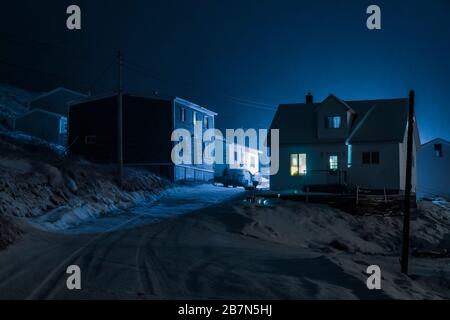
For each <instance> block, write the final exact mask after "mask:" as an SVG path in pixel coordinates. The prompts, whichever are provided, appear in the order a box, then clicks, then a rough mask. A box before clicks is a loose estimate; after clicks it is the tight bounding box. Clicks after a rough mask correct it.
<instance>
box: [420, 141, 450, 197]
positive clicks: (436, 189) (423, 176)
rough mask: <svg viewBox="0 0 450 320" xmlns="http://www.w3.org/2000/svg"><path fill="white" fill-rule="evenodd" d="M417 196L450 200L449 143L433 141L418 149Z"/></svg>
mask: <svg viewBox="0 0 450 320" xmlns="http://www.w3.org/2000/svg"><path fill="white" fill-rule="evenodd" d="M417 167H418V174H417V196H418V198H423V197H436V196H439V197H444V198H447V199H448V200H450V142H449V141H447V140H444V139H440V138H438V139H434V140H432V141H429V142H427V143H425V144H423V145H422V146H421V147H420V148H419V153H418V159H417Z"/></svg>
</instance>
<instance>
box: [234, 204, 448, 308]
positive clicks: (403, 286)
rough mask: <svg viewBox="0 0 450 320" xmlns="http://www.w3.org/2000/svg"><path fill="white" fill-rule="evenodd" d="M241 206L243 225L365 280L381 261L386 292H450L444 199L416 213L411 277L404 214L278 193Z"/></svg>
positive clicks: (411, 295)
mask: <svg viewBox="0 0 450 320" xmlns="http://www.w3.org/2000/svg"><path fill="white" fill-rule="evenodd" d="M237 211H238V212H239V213H240V214H242V215H243V216H245V217H248V218H249V220H250V221H249V223H247V225H246V226H245V227H244V228H243V231H242V233H243V234H244V235H246V236H250V237H252V238H257V239H261V240H264V241H268V242H271V243H279V244H282V245H285V246H289V247H292V246H293V247H298V248H299V249H300V250H305V249H306V250H308V251H309V252H311V253H312V252H316V253H321V254H323V255H325V256H326V257H327V259H328V260H329V261H330V262H332V263H333V264H335V265H336V266H339V267H340V268H342V269H343V272H344V273H346V274H351V275H356V276H358V277H360V278H361V281H364V279H365V278H367V276H366V275H365V273H364V270H365V268H366V267H368V266H369V265H372V264H375V265H378V266H380V267H381V270H382V275H383V293H385V294H388V296H391V297H396V298H401V299H417V298H425V299H435V298H437V297H441V298H442V297H445V298H450V256H448V255H447V254H448V249H449V243H450V242H449V240H450V209H449V207H448V203H445V202H444V201H442V200H441V201H439V202H438V203H436V204H434V203H432V202H421V203H419V210H418V212H417V213H416V214H415V216H414V218H413V219H412V222H411V228H412V229H411V258H410V275H411V277H406V276H404V275H403V274H401V273H400V272H399V269H400V264H399V257H400V254H401V240H402V228H403V220H402V219H403V218H402V217H401V216H382V215H372V216H354V215H350V214H347V213H344V212H342V211H340V210H338V209H334V208H331V207H329V206H326V205H320V204H307V203H301V202H291V201H284V200H277V199H275V200H270V201H269V202H266V203H265V204H264V205H256V206H255V205H248V206H242V207H239V208H237ZM418 252H424V253H425V256H419V255H418ZM427 253H429V254H435V255H437V256H439V255H442V256H440V257H437V256H434V257H431V256H427ZM364 266H365V267H364ZM327 285H329V284H327Z"/></svg>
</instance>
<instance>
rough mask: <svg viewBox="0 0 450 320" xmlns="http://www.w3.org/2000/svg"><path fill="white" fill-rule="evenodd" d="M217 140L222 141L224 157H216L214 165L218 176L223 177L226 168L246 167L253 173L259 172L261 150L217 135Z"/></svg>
mask: <svg viewBox="0 0 450 320" xmlns="http://www.w3.org/2000/svg"><path fill="white" fill-rule="evenodd" d="M216 140H217V141H221V142H222V146H223V159H216V163H215V166H214V170H215V176H216V177H218V178H220V177H222V176H223V174H224V172H225V170H226V169H245V170H248V171H249V172H250V173H251V174H253V175H254V174H256V173H258V172H259V155H260V153H261V151H259V150H258V149H254V148H250V147H248V146H243V145H240V144H238V143H234V144H233V143H230V142H228V141H227V140H226V139H223V138H218V137H216ZM217 155H218V153H216V156H217Z"/></svg>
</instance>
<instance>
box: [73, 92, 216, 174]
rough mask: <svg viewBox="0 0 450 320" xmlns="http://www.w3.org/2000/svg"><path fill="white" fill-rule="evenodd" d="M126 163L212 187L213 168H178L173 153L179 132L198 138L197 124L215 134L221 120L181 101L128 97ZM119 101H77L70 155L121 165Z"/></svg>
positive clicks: (105, 98)
mask: <svg viewBox="0 0 450 320" xmlns="http://www.w3.org/2000/svg"><path fill="white" fill-rule="evenodd" d="M122 99H123V100H122V105H123V109H122V110H123V159H124V164H125V165H135V166H136V165H137V166H145V167H146V168H148V169H150V170H152V171H153V172H156V173H158V174H160V175H163V176H166V177H168V178H170V179H172V180H190V181H210V180H213V179H214V168H213V165H212V164H211V165H208V164H205V163H203V164H180V165H175V164H174V163H173V162H172V159H171V152H172V148H173V146H174V144H175V142H172V141H171V135H172V132H173V130H174V129H179V128H180V129H181V128H183V129H186V130H188V131H189V132H191V134H192V135H194V124H196V123H197V124H200V125H201V128H202V133H203V132H204V131H205V130H207V129H213V128H214V119H215V116H216V115H217V114H216V113H215V112H212V111H210V110H208V109H206V108H203V107H200V106H198V105H196V104H194V103H192V102H189V101H187V100H184V99H181V98H176V97H167V98H165V97H160V96H153V97H145V96H138V95H132V94H124V95H123V98H122ZM117 126H118V96H117V94H109V95H103V96H98V97H90V98H86V99H82V100H79V101H75V102H73V103H71V105H70V114H69V145H70V152H71V153H73V154H77V155H81V156H83V157H85V158H86V159H88V160H91V161H94V162H100V163H117V159H118V149H117V145H118V144H117V141H118V138H117V137H118V134H117Z"/></svg>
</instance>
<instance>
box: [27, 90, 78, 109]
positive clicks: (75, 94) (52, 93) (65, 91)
mask: <svg viewBox="0 0 450 320" xmlns="http://www.w3.org/2000/svg"><path fill="white" fill-rule="evenodd" d="M58 93H63V94H67V95H70V96H73V97H86V96H87V95H86V94H84V93H81V92H77V91H74V90H70V89H67V88H64V87H57V88H55V89H53V90H50V91H48V92H45V93H43V94H40V95H38V96H37V97H34V98H33V99H31V100H30V101H28V104H29V105H31V104H33V103H34V102H36V101H38V100H41V99H44V98H46V97H49V96H51V95H54V94H58Z"/></svg>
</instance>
